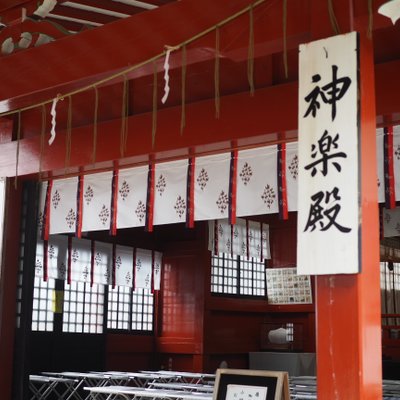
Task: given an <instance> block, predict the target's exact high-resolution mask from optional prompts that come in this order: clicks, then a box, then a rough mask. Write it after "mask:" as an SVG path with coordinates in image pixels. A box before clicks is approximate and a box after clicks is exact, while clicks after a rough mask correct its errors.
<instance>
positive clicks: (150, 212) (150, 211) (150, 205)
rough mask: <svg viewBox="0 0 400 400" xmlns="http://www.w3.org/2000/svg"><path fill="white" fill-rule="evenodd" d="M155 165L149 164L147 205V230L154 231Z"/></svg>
mask: <svg viewBox="0 0 400 400" xmlns="http://www.w3.org/2000/svg"><path fill="white" fill-rule="evenodd" d="M154 176H155V168H154V165H152V164H150V165H149V173H148V175H147V201H146V203H147V207H146V231H147V232H153V217H154Z"/></svg>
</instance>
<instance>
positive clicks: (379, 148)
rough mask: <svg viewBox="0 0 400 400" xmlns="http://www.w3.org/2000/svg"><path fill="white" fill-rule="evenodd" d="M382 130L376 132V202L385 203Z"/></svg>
mask: <svg viewBox="0 0 400 400" xmlns="http://www.w3.org/2000/svg"><path fill="white" fill-rule="evenodd" d="M383 143H384V141H383V129H382V128H379V129H377V130H376V162H377V174H378V182H377V183H378V202H379V203H384V202H385V171H384V170H385V168H384V159H385V158H384V157H385V155H384V145H383Z"/></svg>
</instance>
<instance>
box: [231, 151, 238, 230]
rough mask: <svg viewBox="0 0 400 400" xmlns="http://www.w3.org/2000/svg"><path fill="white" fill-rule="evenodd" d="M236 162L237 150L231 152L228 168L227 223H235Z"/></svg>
mask: <svg viewBox="0 0 400 400" xmlns="http://www.w3.org/2000/svg"><path fill="white" fill-rule="evenodd" d="M237 162H238V152H237V150H234V151H232V152H231V166H230V170H229V223H230V224H231V225H234V224H236V198H237V196H236V192H237V190H236V189H237Z"/></svg>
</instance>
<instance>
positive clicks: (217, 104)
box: [214, 26, 221, 119]
mask: <svg viewBox="0 0 400 400" xmlns="http://www.w3.org/2000/svg"><path fill="white" fill-rule="evenodd" d="M219 47H220V34H219V26H217V27H216V28H215V64H214V96H215V99H214V102H215V118H217V119H218V118H219V116H220V108H221V107H220V93H219V81H220V79H219V72H220V71H219V64H220V62H219Z"/></svg>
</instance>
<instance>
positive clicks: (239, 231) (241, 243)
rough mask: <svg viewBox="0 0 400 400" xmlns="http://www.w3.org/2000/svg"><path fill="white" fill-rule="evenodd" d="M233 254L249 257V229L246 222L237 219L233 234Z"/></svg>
mask: <svg viewBox="0 0 400 400" xmlns="http://www.w3.org/2000/svg"><path fill="white" fill-rule="evenodd" d="M232 237H233V240H232V246H233V249H232V250H233V254H236V255H239V256H241V257H244V256H246V255H247V227H246V220H245V219H242V218H236V224H235V225H234V226H233V232H232Z"/></svg>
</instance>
